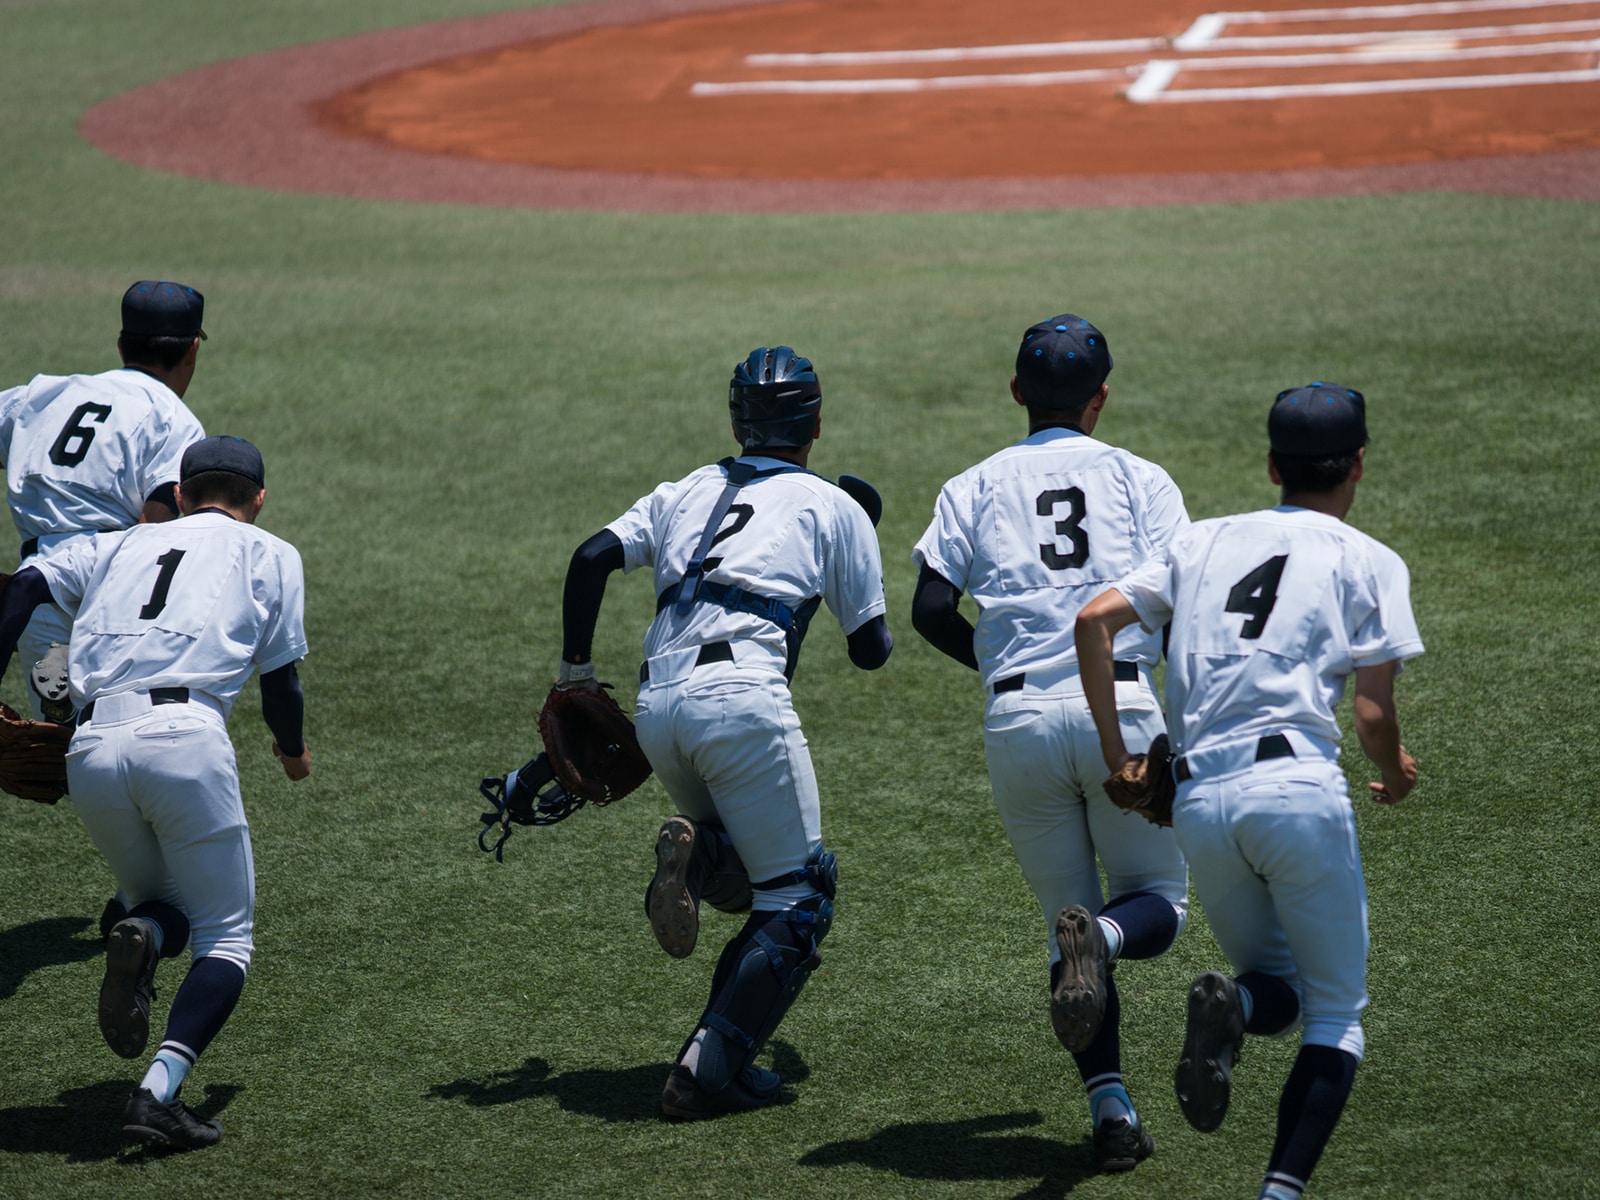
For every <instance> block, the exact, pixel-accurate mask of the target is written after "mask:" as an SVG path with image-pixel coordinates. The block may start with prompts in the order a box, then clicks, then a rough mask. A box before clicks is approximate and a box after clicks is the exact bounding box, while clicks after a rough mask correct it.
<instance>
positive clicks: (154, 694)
mask: <svg viewBox="0 0 1600 1200" xmlns="http://www.w3.org/2000/svg"><path fill="white" fill-rule="evenodd" d="M150 703H151V704H152V705H154V704H187V703H189V689H188V688H151V689H150ZM92 716H94V701H93V700H91V701H89V703H87V704H85V705H84V706H83V711H82V712H80V713H79V714H78V724H80V725H82V724H83V723H84V722H85V721H87V720H88V719H89V718H90V717H92Z"/></svg>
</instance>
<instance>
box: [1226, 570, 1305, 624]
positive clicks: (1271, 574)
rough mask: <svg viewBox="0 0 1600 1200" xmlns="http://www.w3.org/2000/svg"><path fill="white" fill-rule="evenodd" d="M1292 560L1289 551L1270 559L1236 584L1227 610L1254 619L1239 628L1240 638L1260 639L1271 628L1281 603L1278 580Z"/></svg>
mask: <svg viewBox="0 0 1600 1200" xmlns="http://www.w3.org/2000/svg"><path fill="white" fill-rule="evenodd" d="M1288 561H1289V556H1288V555H1287V554H1279V555H1277V556H1276V557H1273V558H1269V559H1267V561H1266V562H1264V563H1262V564H1261V565H1260V566H1259V567H1257V568H1256V569H1255V570H1254V571H1251V572H1250V574H1248V575H1246V576H1245V577H1244V578H1243V579H1241V580H1239V582H1238V583H1236V584H1234V585H1233V590H1232V591H1231V592H1229V593H1228V604H1227V607H1226V608H1224V609H1223V611H1224V612H1231V613H1247V614H1248V615H1249V617H1250V619H1249V620H1248V621H1246V622H1245V623H1244V626H1243V628H1241V629H1240V630H1239V636H1240V637H1242V638H1258V637H1260V636H1261V631H1262V630H1263V629H1265V628H1266V627H1267V618H1268V617H1270V616H1271V615H1272V606H1273V605H1274V604H1276V603H1277V602H1278V581H1279V580H1280V579H1282V578H1283V564H1284V563H1286V562H1288Z"/></svg>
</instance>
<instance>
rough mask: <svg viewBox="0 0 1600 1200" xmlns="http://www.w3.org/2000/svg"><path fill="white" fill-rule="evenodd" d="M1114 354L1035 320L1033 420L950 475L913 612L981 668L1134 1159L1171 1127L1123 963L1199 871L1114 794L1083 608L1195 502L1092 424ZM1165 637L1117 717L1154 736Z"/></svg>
mask: <svg viewBox="0 0 1600 1200" xmlns="http://www.w3.org/2000/svg"><path fill="white" fill-rule="evenodd" d="M1110 371H1111V353H1110V350H1109V349H1108V347H1107V345H1106V339H1105V335H1104V334H1102V333H1101V332H1100V331H1099V330H1098V329H1096V328H1095V327H1094V326H1093V325H1091V324H1090V323H1089V322H1088V321H1085V320H1084V319H1083V318H1081V317H1078V316H1074V315H1073V314H1071V313H1066V314H1063V315H1061V316H1058V317H1052V318H1051V319H1050V320H1048V321H1041V322H1039V323H1038V324H1037V325H1034V326H1033V327H1032V328H1030V329H1029V330H1028V331H1027V332H1026V333H1025V334H1024V335H1023V338H1022V345H1021V346H1020V348H1019V349H1018V351H1017V360H1016V374H1015V375H1014V376H1013V378H1012V380H1011V395H1012V398H1013V399H1014V400H1015V401H1016V402H1017V404H1019V405H1021V406H1022V407H1023V408H1024V409H1025V410H1026V411H1027V414H1028V436H1027V437H1026V438H1024V439H1023V440H1022V441H1020V442H1018V443H1016V444H1015V445H1012V446H1008V447H1007V448H1005V449H1004V450H1001V451H999V452H998V453H996V454H993V455H991V456H990V457H988V458H986V459H984V460H983V461H982V462H980V463H979V464H978V465H977V466H975V467H972V468H971V469H969V470H967V471H965V472H963V473H962V474H960V475H957V476H956V477H955V478H954V479H952V480H950V481H949V482H948V483H946V484H945V485H944V488H943V489H942V490H941V491H940V493H939V499H938V502H937V503H936V504H935V506H934V515H933V522H932V524H930V525H929V526H928V529H927V532H926V533H924V534H923V535H922V539H921V540H920V541H919V542H918V543H917V545H916V549H915V550H914V551H913V554H912V558H913V560H914V561H915V562H916V563H917V564H918V565H919V567H920V568H921V574H920V577H919V578H918V580H917V588H916V594H915V596H914V598H913V600H912V621H913V623H914V625H915V627H916V629H917V632H919V633H921V634H922V636H923V637H925V638H927V639H928V641H929V642H931V643H932V644H933V645H934V646H936V647H937V648H938V649H940V650H942V651H943V652H944V653H945V654H948V655H949V656H950V657H951V658H953V659H955V660H956V661H957V662H959V663H963V664H965V665H966V666H968V667H972V668H974V669H976V670H977V671H978V672H979V675H980V677H981V679H982V682H983V689H984V693H985V696H986V698H987V706H986V711H985V715H984V729H983V739H984V749H985V751H986V753H987V757H988V761H989V780H990V784H991V786H992V788H993V791H994V800H995V806H996V807H997V808H998V809H999V812H1000V819H1001V822H1002V823H1003V824H1004V826H1005V829H1006V834H1007V836H1008V837H1009V838H1010V840H1011V846H1012V849H1013V850H1014V851H1015V853H1016V856H1017V862H1018V864H1019V865H1020V866H1021V867H1022V873H1023V875H1024V876H1025V877H1026V878H1027V881H1028V884H1029V886H1030V887H1032V888H1033V893H1034V895H1035V896H1036V897H1037V898H1038V901H1039V906H1040V908H1041V910H1042V911H1043V914H1044V920H1045V927H1046V930H1047V935H1048V936H1050V937H1051V941H1052V944H1051V955H1050V960H1051V961H1050V988H1051V1020H1052V1024H1053V1025H1054V1027H1055V1031H1056V1035H1057V1037H1058V1038H1059V1039H1060V1041H1061V1043H1062V1044H1063V1045H1064V1046H1065V1047H1066V1048H1067V1050H1069V1051H1070V1052H1071V1053H1072V1055H1073V1057H1074V1059H1075V1061H1076V1064H1077V1067H1078V1072H1079V1074H1080V1075H1081V1076H1082V1079H1083V1085H1084V1088H1085V1090H1086V1091H1087V1093H1088V1098H1089V1108H1090V1117H1091V1122H1092V1125H1093V1130H1094V1142H1093V1144H1094V1157H1095V1163H1096V1165H1097V1167H1098V1168H1099V1169H1101V1170H1104V1171H1126V1170H1131V1169H1132V1168H1133V1167H1134V1166H1135V1165H1137V1164H1138V1163H1139V1162H1140V1161H1141V1160H1142V1159H1144V1158H1147V1157H1149V1155H1150V1154H1151V1152H1152V1151H1153V1149H1154V1142H1153V1140H1152V1139H1151V1136H1150V1134H1149V1132H1148V1131H1147V1130H1146V1129H1145V1128H1144V1126H1143V1124H1142V1123H1141V1122H1140V1120H1139V1117H1138V1114H1137V1113H1136V1112H1135V1111H1134V1107H1133V1102H1132V1100H1131V1099H1130V1098H1129V1095H1128V1092H1127V1089H1126V1088H1125V1087H1124V1086H1123V1082H1122V1061H1121V1060H1122V1053H1121V1043H1120V1040H1119V1031H1118V1016H1119V1012H1120V1008H1119V1005H1118V1000H1117V988H1116V982H1115V980H1114V979H1113V978H1112V974H1111V970H1112V965H1113V964H1114V963H1115V962H1116V961H1117V960H1119V959H1135V958H1151V957H1154V956H1155V955H1158V954H1161V953H1163V952H1164V951H1165V950H1166V949H1167V948H1168V947H1170V946H1171V945H1172V943H1173V941H1174V940H1175V939H1176V938H1177V936H1178V934H1179V932H1180V931H1181V930H1182V928H1183V923H1184V918H1185V913H1186V911H1187V904H1188V888H1189V884H1188V875H1187V873H1186V871H1185V868H1184V863H1183V858H1182V856H1181V855H1180V854H1179V853H1178V848H1177V844H1176V842H1175V841H1174V840H1173V837H1172V833H1171V831H1170V830H1166V829H1159V828H1157V827H1155V826H1153V825H1151V824H1149V823H1148V822H1146V821H1144V820H1142V819H1140V818H1139V817H1136V816H1133V815H1131V814H1129V813H1125V812H1123V811H1122V810H1121V809H1118V808H1117V807H1116V806H1114V805H1113V804H1112V803H1111V802H1110V801H1109V800H1107V799H1106V796H1105V791H1104V789H1103V788H1102V787H1101V782H1102V780H1103V779H1104V774H1105V773H1104V771H1103V770H1102V769H1101V765H1100V754H1099V744H1098V741H1097V740H1096V737H1095V730H1094V724H1093V720H1092V718H1091V716H1090V713H1089V707H1088V703H1087V701H1086V700H1085V699H1084V694H1083V686H1082V683H1081V682H1080V680H1079V677H1078V661H1077V653H1076V651H1075V649H1074V647H1073V642H1072V622H1073V619H1074V618H1075V617H1076V616H1077V614H1078V610H1079V608H1080V607H1081V606H1082V605H1083V604H1084V603H1086V602H1087V601H1088V600H1089V599H1090V598H1091V597H1093V596H1094V595H1096V594H1097V593H1099V592H1100V591H1102V590H1103V589H1104V588H1105V586H1106V585H1107V584H1108V583H1112V582H1114V581H1116V580H1118V579H1121V578H1122V577H1123V576H1125V575H1127V574H1128V573H1129V572H1130V571H1132V570H1134V569H1135V568H1136V567H1138V566H1140V565H1141V564H1142V563H1144V562H1146V561H1148V560H1149V559H1151V558H1154V557H1159V556H1160V555H1161V554H1162V553H1163V552H1164V550H1165V548H1166V546H1167V543H1168V542H1169V541H1171V539H1172V538H1173V537H1174V536H1175V535H1176V534H1178V533H1179V532H1181V531H1182V530H1183V529H1184V528H1185V527H1186V526H1187V525H1188V516H1187V514H1186V513H1185V512H1184V507H1183V497H1182V496H1181V495H1180V494H1179V492H1178V488H1177V486H1176V485H1175V484H1174V483H1173V482H1172V480H1171V478H1169V477H1168V475H1167V473H1166V472H1165V471H1163V470H1162V469H1161V468H1160V467H1158V466H1156V465H1155V464H1153V463H1149V462H1146V461H1145V460H1144V459H1141V458H1137V457H1135V456H1134V455H1132V454H1130V453H1128V452H1127V451H1126V450H1120V449H1117V448H1116V447H1114V446H1108V445H1106V444H1105V443H1104V442H1100V441H1096V440H1095V439H1094V438H1093V437H1092V436H1091V435H1092V434H1093V433H1094V430H1095V426H1096V424H1097V423H1098V421H1099V420H1100V415H1101V413H1102V412H1103V411H1104V408H1105V405H1106V399H1107V396H1108V394H1109V388H1108V385H1107V383H1106V377H1107V375H1108V374H1109V373H1110ZM964 591H965V592H970V593H971V594H972V597H973V599H974V600H976V601H977V605H978V623H977V627H976V629H974V627H973V626H972V625H971V624H970V623H969V622H968V620H967V618H966V617H964V616H963V615H962V614H961V613H960V611H959V610H958V608H957V603H958V601H959V600H960V597H961V593H962V592H964ZM1160 654H1161V638H1160V634H1159V631H1157V632H1153V633H1141V632H1139V631H1136V630H1131V631H1129V632H1128V633H1127V634H1126V635H1124V636H1123V637H1121V638H1119V639H1118V641H1117V645H1116V666H1115V674H1116V708H1117V713H1118V720H1120V722H1121V723H1122V728H1123V729H1124V730H1125V731H1126V733H1127V736H1128V739H1129V740H1130V741H1132V742H1133V743H1134V744H1136V745H1137V746H1139V747H1140V748H1141V749H1143V748H1144V747H1145V746H1148V745H1149V744H1150V742H1151V740H1152V739H1154V738H1155V737H1156V735H1157V734H1159V733H1160V732H1161V726H1162V718H1161V710H1160V707H1159V705H1158V704H1157V701H1156V696H1155V692H1154V689H1153V685H1152V682H1151V677H1150V671H1151V668H1152V667H1153V666H1154V665H1155V663H1156V662H1157V661H1158V659H1159V657H1160ZM1097 859H1098V861H1099V864H1100V866H1103V867H1104V868H1105V873H1106V879H1107V883H1108V886H1109V903H1107V902H1106V900H1107V897H1106V896H1105V895H1103V893H1102V890H1101V883H1100V869H1099V866H1097V864H1096V860H1097Z"/></svg>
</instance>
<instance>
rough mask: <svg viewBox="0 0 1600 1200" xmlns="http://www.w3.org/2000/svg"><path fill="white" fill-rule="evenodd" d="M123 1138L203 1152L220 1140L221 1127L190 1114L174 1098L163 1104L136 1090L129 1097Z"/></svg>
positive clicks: (148, 1090)
mask: <svg viewBox="0 0 1600 1200" xmlns="http://www.w3.org/2000/svg"><path fill="white" fill-rule="evenodd" d="M122 1136H123V1138H124V1139H125V1140H127V1141H130V1142H143V1143H144V1144H145V1145H147V1146H161V1147H164V1148H166V1149H170V1150H204V1149H205V1148H206V1147H207V1146H215V1145H216V1144H217V1143H218V1142H220V1141H221V1140H222V1126H221V1125H220V1124H219V1123H218V1122H216V1121H208V1120H206V1119H205V1118H204V1117H201V1116H198V1115H197V1114H195V1113H193V1112H191V1111H190V1109H189V1106H188V1105H187V1104H185V1103H184V1102H183V1101H182V1100H179V1099H178V1098H177V1097H176V1096H174V1097H173V1098H172V1099H171V1100H168V1101H166V1102H165V1103H163V1102H162V1101H160V1100H157V1099H156V1098H155V1096H154V1094H153V1093H152V1092H151V1091H150V1089H149V1088H139V1089H137V1090H136V1091H135V1092H134V1093H133V1095H131V1096H129V1097H128V1107H127V1109H126V1110H125V1111H124V1112H123V1114H122Z"/></svg>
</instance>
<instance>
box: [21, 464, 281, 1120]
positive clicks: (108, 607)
mask: <svg viewBox="0 0 1600 1200" xmlns="http://www.w3.org/2000/svg"><path fill="white" fill-rule="evenodd" d="M180 479H181V482H180V483H179V484H178V487H177V489H176V493H175V499H176V500H177V503H178V509H179V511H180V513H182V514H183V516H182V519H181V520H179V521H176V522H172V523H163V524H155V525H136V526H134V527H133V528H132V529H128V530H125V531H122V532H117V533H104V534H98V535H96V536H95V537H91V538H76V539H70V540H68V541H66V542H63V543H62V544H59V545H57V546H55V547H53V548H51V549H49V550H46V551H42V552H41V553H40V554H38V555H36V556H35V557H34V558H32V559H31V560H30V561H29V563H28V565H27V566H26V567H24V568H23V569H22V570H20V571H19V572H18V573H17V574H16V575H15V576H14V577H13V578H12V580H11V584H10V586H8V587H7V588H6V589H5V592H4V593H3V595H0V651H3V652H4V655H3V656H0V664H3V663H4V662H5V659H6V657H9V654H10V651H11V650H12V648H13V647H14V646H15V645H16V640H17V636H18V633H19V632H20V630H21V629H22V626H23V624H24V623H25V622H26V621H27V619H28V617H29V615H30V614H31V613H32V612H33V610H34V608H35V607H37V606H38V605H40V604H43V603H46V602H47V601H50V600H54V601H55V602H56V603H57V604H59V605H61V607H62V608H64V609H66V610H67V611H68V612H71V613H73V614H74V615H75V623H74V625H73V629H72V641H71V654H70V657H69V662H68V675H69V677H70V680H71V694H72V700H73V702H74V704H76V705H77V706H78V708H79V716H78V721H79V724H78V729H77V732H76V733H75V734H74V735H73V739H72V743H71V746H70V747H69V749H68V752H67V783H68V790H69V792H70V793H71V797H72V803H73V807H74V808H75V809H76V810H77V812H78V815H79V816H80V817H81V818H82V820H83V823H84V825H85V826H87V827H88V830H89V835H90V837H92V838H93V839H94V843H95V845H96V846H97V847H98V848H99V850H100V852H101V853H102V854H103V855H105V857H106V861H107V862H108V863H109V864H110V865H111V869H112V872H113V873H114V874H115V875H116V877H117V883H118V884H119V885H120V887H121V888H122V891H123V894H125V895H126V896H127V897H128V899H129V901H130V903H131V905H132V907H131V910H130V912H129V913H128V915H127V916H126V917H125V918H123V919H122V920H121V921H119V922H118V923H117V924H116V925H115V926H114V927H113V929H112V930H111V935H110V937H109V938H108V939H107V946H106V969H105V979H104V981H103V982H102V984H101V987H100V1001H99V1019H100V1031H101V1033H102V1034H103V1035H104V1036H105V1039H106V1042H107V1044H108V1045H109V1046H110V1047H111V1048H112V1050H114V1051H115V1052H116V1053H117V1054H119V1055H120V1056H122V1057H123V1058H137V1057H139V1056H140V1055H141V1054H143V1052H144V1049H145V1044H146V1041H147V1039H148V1036H149V1020H150V1002H151V999H152V998H153V994H154V981H155V973H156V966H157V962H158V960H159V959H161V958H172V957H174V956H175V955H177V954H179V953H181V952H182V950H183V947H184V945H185V943H188V944H189V945H190V946H191V948H192V951H193V962H192V964H191V966H190V968H189V973H188V975H187V976H186V977H185V978H184V981H183V983H182V985H181V986H180V987H179V988H178V991H177V995H176V996H175V997H174V999H173V1002H172V1009H171V1012H170V1013H169V1015H168V1019H167V1028H166V1035H165V1037H164V1038H163V1040H162V1042H161V1045H160V1047H159V1049H158V1050H157V1052H156V1055H155V1057H154V1059H153V1061H152V1062H151V1063H150V1065H149V1069H148V1070H147V1071H146V1072H145V1075H144V1078H143V1080H142V1082H141V1083H140V1085H139V1087H138V1088H137V1089H136V1090H135V1091H134V1092H133V1094H132V1096H131V1097H129V1100H128V1105H127V1109H126V1111H125V1113H124V1115H123V1125H122V1130H123V1134H124V1136H125V1137H127V1138H128V1139H130V1140H137V1141H144V1142H148V1143H154V1144H159V1145H162V1146H166V1147H171V1148H175V1149H182V1150H192V1149H198V1148H200V1147H203V1146H211V1145H215V1144H216V1143H217V1142H219V1141H221V1140H222V1128H221V1126H220V1125H218V1123H217V1122H216V1121H214V1120H206V1119H205V1118H203V1117H200V1116H199V1115H197V1114H196V1113H194V1112H192V1111H190V1109H189V1108H188V1107H187V1106H186V1105H185V1104H184V1103H183V1101H181V1100H180V1099H179V1098H178V1091H179V1089H180V1088H181V1087H182V1085H183V1081H184V1078H185V1077H186V1076H187V1074H188V1073H189V1069H190V1068H191V1067H192V1066H193V1065H194V1063H195V1060H196V1059H197V1058H198V1057H199V1056H200V1054H201V1053H202V1052H203V1051H204V1050H205V1048H206V1047H207V1046H208V1045H209V1044H210V1043H211V1040H212V1039H213V1038H214V1037H216V1035H217V1033H218V1032H219V1031H220V1030H221V1028H222V1026H223V1023H224V1022H225V1021H226V1020H227V1019H228V1016H229V1014H230V1013H231V1012H232V1011H233V1007H234V1005H235V1003H236V1002H237V1001H238V999H239V994H240V992H241V990H242V989H243V987H244V978H245V972H246V970H247V969H248V968H249V966H250V959H251V954H252V952H253V948H254V942H253V940H252V929H253V926H254V909H255V868H254V862H253V858H252V855H251V850H250V830H249V826H248V825H247V824H246V821H245V813H244V807H243V804H242V802H241V800H240V796H239V775H238V770H237V768H236V766H235V762H234V751H233V743H232V742H231V741H230V740H229V738H228V729H227V717H228V712H229V710H230V709H232V707H233V703H234V701H235V700H236V699H237V698H238V695H239V692H240V690H241V689H242V688H243V686H244V684H245V682H246V681H247V680H248V679H249V678H250V676H251V675H252V674H253V673H255V672H256V671H260V673H261V708H262V715H263V716H264V717H265V718H266V722H267V726H268V728H269V729H271V731H272V734H273V753H274V754H275V755H276V756H277V758H278V760H279V762H280V763H282V765H283V769H284V773H285V774H287V775H288V777H289V778H290V779H296V780H298V779H304V778H305V777H306V776H307V775H308V774H309V773H310V770H311V751H310V749H309V747H307V745H306V743H305V739H304V737H303V735H302V716H303V711H304V709H303V700H302V696H301V691H300V682H299V679H298V676H297V674H296V671H295V663H296V662H297V661H298V660H299V659H301V658H302V657H303V656H304V655H305V653H306V639H305V629H304V619H303V607H304V585H303V582H302V575H301V567H300V556H299V555H298V554H297V553H296V552H295V549H294V547H292V546H290V545H289V544H288V543H287V542H284V541H281V540H280V539H278V538H276V537H274V536H272V535H271V534H270V533H266V532H264V531H262V530H260V529H258V528H256V526H255V520H256V517H257V516H258V515H259V514H260V512H261V505H262V502H263V501H264V500H265V499H266V490H265V487H264V480H265V472H264V470H263V467H262V462H261V455H260V454H259V453H258V452H257V450H256V448H255V447H254V446H252V445H251V444H250V443H249V442H246V441H242V440H240V439H238V438H227V437H213V438H206V439H204V440H203V441H199V442H196V443H195V444H194V445H192V446H190V447H189V449H188V450H187V451H185V452H184V455H183V459H182V464H181V475H180Z"/></svg>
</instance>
